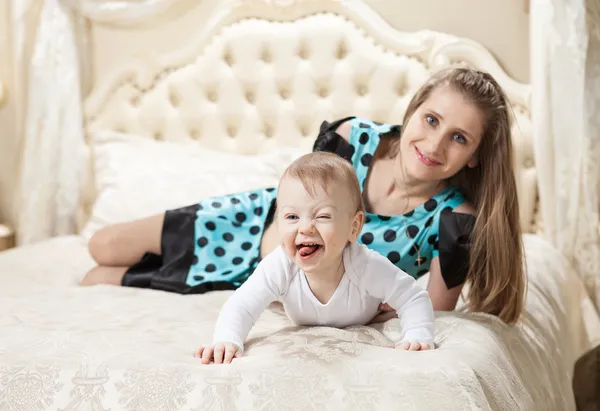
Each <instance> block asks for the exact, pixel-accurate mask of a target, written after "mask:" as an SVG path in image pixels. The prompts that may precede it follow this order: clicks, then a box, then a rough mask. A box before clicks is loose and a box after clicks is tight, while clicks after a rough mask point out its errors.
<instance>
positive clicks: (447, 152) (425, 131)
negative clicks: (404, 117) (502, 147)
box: [400, 86, 485, 181]
mask: <svg viewBox="0 0 600 411" xmlns="http://www.w3.org/2000/svg"><path fill="white" fill-rule="evenodd" d="M484 127H485V124H484V117H483V113H482V112H481V110H480V109H479V108H478V107H477V106H476V105H475V104H473V103H472V102H471V101H470V100H468V99H467V98H465V97H464V96H463V94H462V93H460V92H458V91H455V90H454V89H453V88H451V87H449V86H444V87H438V88H437V89H435V90H434V91H433V92H432V93H431V95H430V96H429V98H428V99H427V100H425V101H424V102H423V104H421V106H420V107H418V108H417V109H416V110H415V112H414V113H413V115H412V116H411V117H410V119H409V120H408V123H407V124H405V125H404V126H403V128H404V130H403V133H402V139H401V140H400V156H401V159H400V160H401V162H402V164H403V166H404V168H405V170H406V174H407V176H408V177H410V178H413V179H416V180H419V181H442V180H446V179H448V178H450V177H452V176H454V175H455V174H456V173H458V172H459V171H460V170H461V169H462V168H463V167H465V166H469V167H475V166H476V165H477V148H478V147H479V144H480V142H481V139H482V136H483V132H484Z"/></svg>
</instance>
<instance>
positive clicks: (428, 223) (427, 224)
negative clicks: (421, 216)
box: [425, 216, 433, 227]
mask: <svg viewBox="0 0 600 411" xmlns="http://www.w3.org/2000/svg"><path fill="white" fill-rule="evenodd" d="M431 224H433V216H431V217H429V218H428V219H427V221H425V227H431Z"/></svg>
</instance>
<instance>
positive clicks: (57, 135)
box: [11, 0, 177, 245]
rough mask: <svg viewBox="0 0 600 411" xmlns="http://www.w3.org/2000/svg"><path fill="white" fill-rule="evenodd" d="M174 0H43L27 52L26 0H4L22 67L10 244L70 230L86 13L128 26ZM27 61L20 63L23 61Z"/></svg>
mask: <svg viewBox="0 0 600 411" xmlns="http://www.w3.org/2000/svg"><path fill="white" fill-rule="evenodd" d="M176 1H177V0H143V1H126V0H120V1H117V0H115V1H112V0H63V1H62V2H61V0H44V1H43V4H42V6H41V12H40V13H39V21H35V22H29V24H32V23H33V24H37V31H36V33H35V39H34V46H33V50H32V52H31V56H30V57H29V56H26V53H25V52H24V48H23V46H24V44H25V43H26V42H25V39H24V38H23V36H24V34H23V33H24V32H25V30H26V27H25V26H26V25H27V23H26V22H25V20H24V19H23V18H22V11H23V10H24V9H25V8H26V6H27V5H28V4H31V3H30V2H28V1H26V0H13V2H12V3H11V6H13V7H12V9H13V10H14V13H13V17H12V19H13V22H12V23H13V27H14V38H15V41H14V43H15V44H14V49H15V51H16V56H15V58H16V61H18V62H19V63H18V64H22V63H23V62H24V61H27V60H29V64H28V65H27V66H26V69H27V70H26V72H27V73H28V78H27V81H25V83H26V84H25V85H24V86H25V87H26V90H27V98H26V101H25V103H24V110H23V114H22V119H20V120H18V121H19V122H20V125H21V127H20V129H21V132H22V135H23V142H22V157H21V159H20V160H21V167H20V175H19V189H18V210H19V211H18V220H17V233H18V237H17V242H18V244H19V245H23V244H29V243H34V242H37V241H40V240H43V239H46V238H49V237H53V236H57V235H64V234H72V233H74V232H75V231H76V214H77V213H76V211H77V208H78V206H79V200H80V199H79V193H80V192H81V184H82V174H83V170H84V166H85V150H86V147H85V141H84V132H83V124H82V121H83V116H82V114H83V112H82V97H83V93H82V90H83V89H84V80H85V78H84V76H85V73H86V71H85V61H86V58H85V57H86V52H87V50H86V48H87V42H86V41H85V37H84V36H82V35H83V33H84V30H82V26H83V21H84V18H85V19H89V20H93V21H99V22H110V23H111V24H123V25H127V24H134V23H136V22H139V21H142V20H144V19H148V18H150V17H152V16H156V15H158V14H159V13H162V12H164V11H166V10H167V9H168V8H169V7H171V6H172V5H173V4H174V3H175V2H176ZM25 64H26V63H25Z"/></svg>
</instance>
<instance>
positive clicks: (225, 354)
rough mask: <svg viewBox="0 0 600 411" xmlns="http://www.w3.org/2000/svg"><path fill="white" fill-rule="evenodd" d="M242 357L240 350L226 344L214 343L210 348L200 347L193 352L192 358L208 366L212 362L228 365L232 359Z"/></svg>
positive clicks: (233, 345) (235, 346)
mask: <svg viewBox="0 0 600 411" xmlns="http://www.w3.org/2000/svg"><path fill="white" fill-rule="evenodd" d="M241 356H242V352H241V351H240V348H239V347H238V346H237V345H235V344H231V343H228V342H225V343H215V344H214V345H213V346H212V347H211V346H208V347H204V346H202V347H200V348H198V350H196V352H194V357H196V358H200V360H201V361H200V362H201V363H202V364H208V363H210V361H211V360H214V363H215V364H229V363H230V362H231V361H232V360H233V359H234V358H239V357H241Z"/></svg>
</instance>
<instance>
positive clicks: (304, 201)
mask: <svg viewBox="0 0 600 411" xmlns="http://www.w3.org/2000/svg"><path fill="white" fill-rule="evenodd" d="M348 191H349V190H348V189H347V187H346V184H344V183H338V182H332V183H331V184H329V187H328V189H327V191H325V190H324V189H323V188H322V187H321V185H320V184H316V185H315V190H314V195H311V193H309V192H308V191H306V189H305V188H304V185H303V184H302V182H301V181H300V180H298V179H295V178H289V177H287V178H285V179H284V180H283V181H282V182H281V184H280V185H279V190H278V194H277V227H278V230H279V235H280V238H281V242H282V248H283V250H284V251H285V253H286V254H287V255H288V257H289V258H290V259H291V260H292V261H294V263H295V264H296V265H298V267H300V268H301V269H302V270H303V271H304V272H305V273H323V272H326V271H328V270H337V269H338V267H339V264H340V262H341V259H342V254H343V251H344V248H345V246H346V245H347V244H348V242H349V241H350V242H353V241H356V239H357V237H358V235H359V234H360V230H361V229H362V222H363V214H362V212H357V211H356V207H355V205H354V204H353V201H352V200H351V198H350V194H349V192H348Z"/></svg>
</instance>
